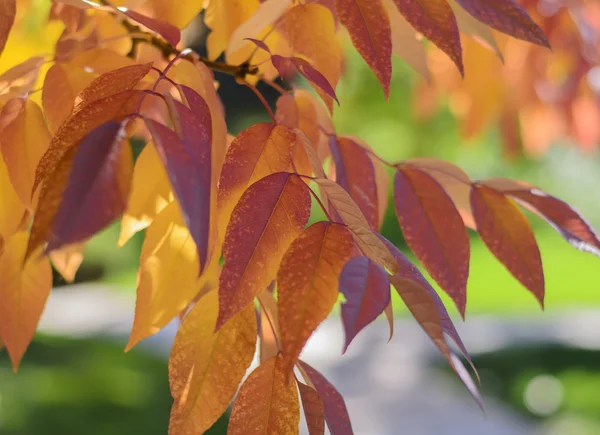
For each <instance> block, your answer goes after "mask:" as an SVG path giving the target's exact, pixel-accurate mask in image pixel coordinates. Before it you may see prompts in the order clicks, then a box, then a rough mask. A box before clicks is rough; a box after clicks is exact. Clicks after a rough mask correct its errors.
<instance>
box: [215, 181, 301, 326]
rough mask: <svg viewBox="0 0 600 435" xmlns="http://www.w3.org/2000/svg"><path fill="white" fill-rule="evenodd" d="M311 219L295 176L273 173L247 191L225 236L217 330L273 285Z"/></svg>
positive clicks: (232, 216) (236, 207)
mask: <svg viewBox="0 0 600 435" xmlns="http://www.w3.org/2000/svg"><path fill="white" fill-rule="evenodd" d="M257 204H260V206H257ZM309 215H310V193H309V191H308V187H307V186H306V184H304V182H303V181H302V180H301V179H300V177H298V176H297V175H294V174H289V173H285V172H277V173H275V174H271V175H268V176H267V177H265V178H262V179H260V180H259V181H257V182H256V183H254V184H252V185H251V186H250V187H249V188H248V190H246V192H245V193H244V194H243V195H242V197H241V198H240V200H239V202H238V204H237V205H236V206H235V208H234V210H233V213H232V214H231V220H230V221H229V225H228V226H227V232H226V233H225V241H224V243H223V258H224V263H223V271H222V272H221V276H220V279H219V302H220V312H219V318H218V320H217V328H220V327H221V326H222V325H223V324H224V323H225V322H226V321H227V320H228V319H229V318H231V317H232V316H233V315H235V314H236V313H237V312H239V311H240V310H241V309H243V308H244V307H245V306H246V305H248V304H249V303H250V302H252V299H253V298H254V297H256V296H258V295H259V294H260V293H261V292H262V291H263V290H264V289H265V288H266V287H267V286H268V285H269V284H270V283H271V281H272V280H273V279H274V278H275V276H276V274H277V267H278V265H279V263H280V262H281V259H282V257H283V255H284V253H285V252H286V251H287V249H288V247H289V246H290V244H291V243H292V241H293V240H294V239H295V238H296V237H297V236H298V235H299V234H300V233H301V232H302V230H303V229H304V226H305V225H306V223H307V222H308V218H309Z"/></svg>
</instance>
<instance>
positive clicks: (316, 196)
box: [298, 174, 333, 222]
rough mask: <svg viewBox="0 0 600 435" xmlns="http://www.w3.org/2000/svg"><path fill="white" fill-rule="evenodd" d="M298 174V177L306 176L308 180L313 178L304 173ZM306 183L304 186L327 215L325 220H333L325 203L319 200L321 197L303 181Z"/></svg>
mask: <svg viewBox="0 0 600 435" xmlns="http://www.w3.org/2000/svg"><path fill="white" fill-rule="evenodd" d="M298 176H299V177H300V178H308V179H310V180H314V179H315V178H313V177H307V176H306V175H301V174H298ZM304 184H306V187H308V190H309V191H310V193H311V195H312V196H313V197H314V198H315V200H316V201H317V203H318V204H319V206H320V207H321V210H323V213H325V216H326V217H327V220H328V221H329V222H333V219H332V218H331V215H330V214H329V212H328V211H327V208H326V207H325V205H324V204H323V202H322V201H321V198H319V196H318V195H317V194H316V193H315V191H314V190H312V188H311V187H310V186H309V185H308V183H306V182H305V183H304Z"/></svg>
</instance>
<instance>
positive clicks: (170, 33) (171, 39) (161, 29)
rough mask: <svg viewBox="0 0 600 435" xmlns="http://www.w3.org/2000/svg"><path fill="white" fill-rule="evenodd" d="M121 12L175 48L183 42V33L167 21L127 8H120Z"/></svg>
mask: <svg viewBox="0 0 600 435" xmlns="http://www.w3.org/2000/svg"><path fill="white" fill-rule="evenodd" d="M119 10H120V11H121V12H123V13H124V14H125V15H127V16H128V17H129V18H131V19H132V20H134V21H137V22H138V23H140V24H141V25H142V26H144V27H147V28H148V29H150V30H152V31H153V32H156V33H158V34H159V35H160V36H162V37H163V38H164V39H165V41H167V42H168V43H169V44H171V45H172V46H173V47H176V46H177V44H179V41H180V40H181V32H180V31H179V29H178V28H177V27H175V26H174V25H172V24H170V23H167V22H166V21H161V20H157V19H155V18H150V17H147V16H146V15H142V14H140V13H139V12H135V11H132V10H129V9H127V8H119Z"/></svg>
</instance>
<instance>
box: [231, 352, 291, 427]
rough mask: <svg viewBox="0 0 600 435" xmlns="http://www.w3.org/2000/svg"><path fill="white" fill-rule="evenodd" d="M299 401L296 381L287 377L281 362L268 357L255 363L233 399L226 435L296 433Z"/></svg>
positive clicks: (278, 359) (278, 358)
mask: <svg viewBox="0 0 600 435" xmlns="http://www.w3.org/2000/svg"><path fill="white" fill-rule="evenodd" d="M299 423H300V404H299V402H298V393H297V392H296V385H295V382H294V381H293V380H291V379H286V374H285V371H284V362H283V360H282V359H281V358H280V357H274V358H271V359H270V360H268V361H265V362H264V363H262V364H261V365H260V366H258V367H257V368H256V369H255V370H254V371H253V372H252V373H250V376H248V378H247V379H246V381H245V382H244V383H243V384H242V387H241V388H240V391H239V393H238V395H237V397H236V399H235V401H234V402H233V408H232V409H231V417H230V419H229V426H228V427H227V434H228V435H263V434H282V435H283V434H294V433H298V425H299Z"/></svg>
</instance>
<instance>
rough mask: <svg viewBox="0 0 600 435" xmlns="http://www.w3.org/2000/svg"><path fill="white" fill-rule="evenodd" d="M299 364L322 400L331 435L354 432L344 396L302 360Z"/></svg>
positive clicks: (346, 434) (349, 434) (348, 434)
mask: <svg viewBox="0 0 600 435" xmlns="http://www.w3.org/2000/svg"><path fill="white" fill-rule="evenodd" d="M299 364H300V367H301V368H302V370H304V371H305V372H306V375H307V376H308V378H309V379H310V381H311V382H312V384H313V385H314V386H315V389H316V390H317V393H319V396H320V397H321V400H322V401H323V406H324V408H325V421H327V427H328V428H329V432H331V435H352V434H353V433H354V432H353V431H352V424H351V423H350V416H349V415H348V410H347V409H346V403H345V402H344V398H343V397H342V396H341V394H340V393H339V392H338V390H336V389H335V387H334V386H333V385H332V384H331V383H330V382H329V381H328V380H327V379H325V377H324V376H323V375H322V374H321V373H319V372H318V371H316V370H315V369H313V368H312V367H311V366H309V365H308V364H307V363H305V362H304V361H299Z"/></svg>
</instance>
